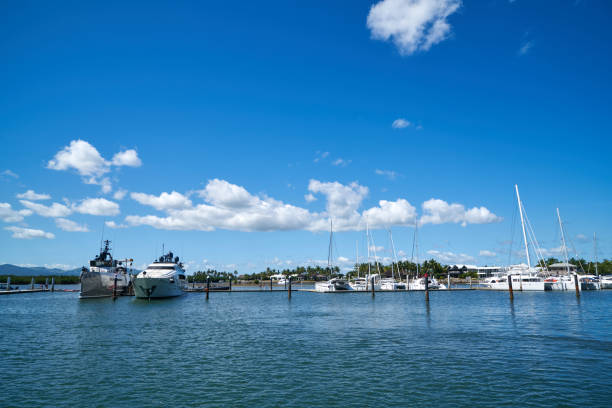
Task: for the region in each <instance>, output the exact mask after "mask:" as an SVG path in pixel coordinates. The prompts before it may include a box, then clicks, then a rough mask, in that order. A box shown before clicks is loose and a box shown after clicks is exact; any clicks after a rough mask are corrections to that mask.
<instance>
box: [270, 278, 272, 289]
mask: <svg viewBox="0 0 612 408" xmlns="http://www.w3.org/2000/svg"><path fill="white" fill-rule="evenodd" d="M271 290H272V277H271V276H270V291H271Z"/></svg>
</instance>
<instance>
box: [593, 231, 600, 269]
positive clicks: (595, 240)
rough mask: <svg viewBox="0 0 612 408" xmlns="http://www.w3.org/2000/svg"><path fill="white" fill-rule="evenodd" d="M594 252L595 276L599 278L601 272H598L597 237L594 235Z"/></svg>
mask: <svg viewBox="0 0 612 408" xmlns="http://www.w3.org/2000/svg"><path fill="white" fill-rule="evenodd" d="M593 250H594V251H595V276H599V272H598V271H597V264H598V262H597V236H596V235H595V233H593Z"/></svg>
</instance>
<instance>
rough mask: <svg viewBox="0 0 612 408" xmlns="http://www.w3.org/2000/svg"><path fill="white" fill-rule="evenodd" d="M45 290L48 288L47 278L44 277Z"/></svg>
mask: <svg viewBox="0 0 612 408" xmlns="http://www.w3.org/2000/svg"><path fill="white" fill-rule="evenodd" d="M45 290H49V278H45Z"/></svg>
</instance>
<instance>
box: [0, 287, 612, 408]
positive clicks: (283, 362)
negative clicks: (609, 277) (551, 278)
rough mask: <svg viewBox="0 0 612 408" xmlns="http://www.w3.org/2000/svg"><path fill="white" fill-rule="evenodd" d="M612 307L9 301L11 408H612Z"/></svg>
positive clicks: (313, 300) (589, 298)
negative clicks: (204, 407)
mask: <svg viewBox="0 0 612 408" xmlns="http://www.w3.org/2000/svg"><path fill="white" fill-rule="evenodd" d="M611 384H612V291H593V292H583V293H582V296H581V298H580V299H577V298H576V296H575V294H574V293H573V292H567V293H562V292H542V293H519V292H515V297H514V302H510V301H509V298H508V293H506V292H488V291H475V290H474V291H456V292H432V293H431V294H430V302H429V306H427V305H426V303H425V301H424V293H423V292H407V293H376V296H375V298H372V296H371V295H370V294H368V293H354V294H319V293H308V292H294V293H293V296H292V299H291V300H288V299H287V293H286V292H275V293H270V292H267V293H236V292H234V293H211V294H210V299H209V300H208V301H206V300H205V294H204V293H189V294H186V295H185V296H182V297H180V298H175V299H167V300H157V301H151V302H148V301H146V300H137V299H134V298H128V297H125V298H119V299H117V300H116V301H114V302H113V301H112V300H110V299H102V300H79V299H78V293H57V292H56V293H34V294H26V295H9V296H0V385H1V387H0V390H1V391H0V406H1V407H41V406H75V407H76V406H79V407H85V406H91V407H136V406H147V407H148V406H171V407H202V406H210V407H219V406H231V407H280V406H286V407H365V406H369V407H407V406H423V407H431V406H452V407H464V406H469V407H499V406H525V407H544V406H559V407H561V406H563V407H609V406H611V404H612V385H611Z"/></svg>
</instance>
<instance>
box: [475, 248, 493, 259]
mask: <svg viewBox="0 0 612 408" xmlns="http://www.w3.org/2000/svg"><path fill="white" fill-rule="evenodd" d="M478 255H480V256H485V257H488V258H494V257H496V256H497V254H496V253H495V252H493V251H488V250H486V249H481V250H480V252H479V253H478Z"/></svg>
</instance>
